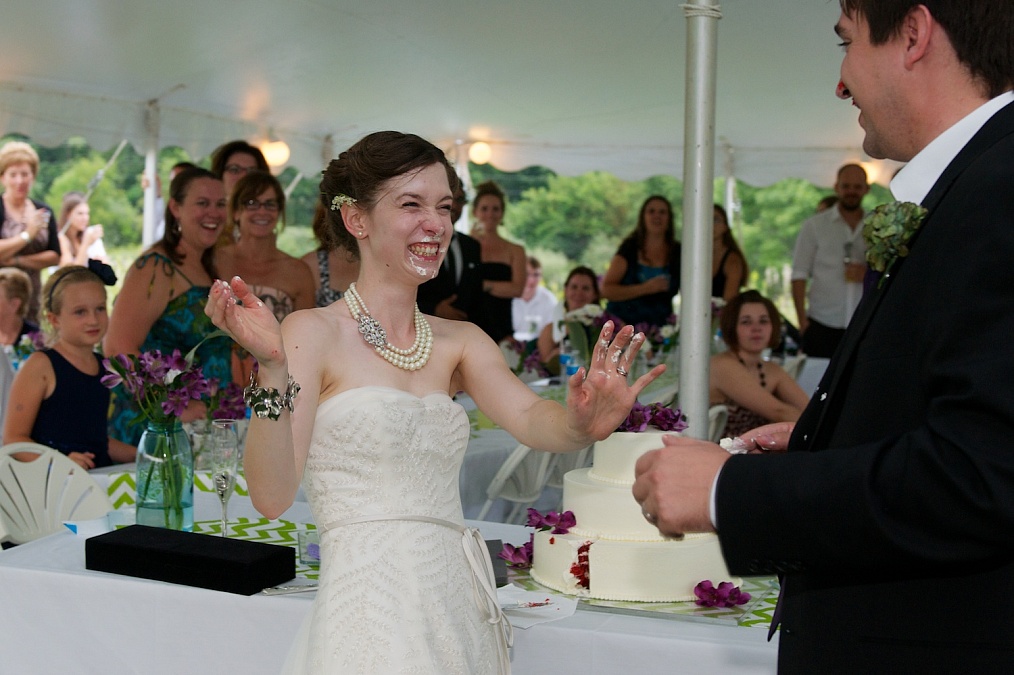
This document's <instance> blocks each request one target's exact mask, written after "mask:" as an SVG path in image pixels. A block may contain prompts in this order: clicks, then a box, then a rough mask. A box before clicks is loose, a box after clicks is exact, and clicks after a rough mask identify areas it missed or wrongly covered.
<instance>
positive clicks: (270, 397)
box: [243, 371, 299, 420]
mask: <svg viewBox="0 0 1014 675" xmlns="http://www.w3.org/2000/svg"><path fill="white" fill-rule="evenodd" d="M256 377H257V375H256V371H255V372H251V373H250V384H248V385H247V387H246V389H244V390H243V401H244V402H245V403H246V404H247V405H248V406H250V411H251V412H252V413H253V414H254V415H257V417H260V418H261V419H269V420H277V419H278V418H279V417H281V416H282V409H283V408H284V409H285V410H288V411H289V412H292V410H293V401H294V400H295V398H296V394H298V393H299V385H298V384H296V381H295V380H294V379H292V375H289V386H288V387H286V389H285V394H281V393H280V392H279V391H278V390H277V389H274V388H272V387H258V386H257V382H256Z"/></svg>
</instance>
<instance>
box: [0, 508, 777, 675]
mask: <svg viewBox="0 0 1014 675" xmlns="http://www.w3.org/2000/svg"><path fill="white" fill-rule="evenodd" d="M195 500H196V501H195V510H196V514H197V515H196V517H197V519H198V520H213V519H214V518H215V517H217V513H218V512H217V508H218V504H217V499H216V498H215V496H214V495H211V494H209V493H199V494H197V495H195ZM234 502H235V503H234V504H232V505H231V507H232V508H231V509H230V512H231V514H232V515H233V517H240V516H243V517H256V514H255V512H254V511H253V509H252V507H251V506H250V504H249V500H247V499H245V498H238V497H237V498H234ZM283 518H284V519H286V520H292V521H295V522H306V521H307V520H308V518H309V513H308V510H307V507H306V504H305V503H296V504H295V505H294V506H293V507H292V509H290V510H289V511H288V512H286V514H284V516H283ZM475 524H476V525H478V526H479V527H480V528H481V530H482V532H483V535H484V536H486V537H487V538H499V539H503V540H505V541H510V542H516V541H521V540H522V539H525V538H527V530H526V529H525V528H520V527H516V526H509V525H503V524H500V523H475ZM311 599H312V594H301V595H287V596H273V597H267V596H263V595H254V596H249V597H247V596H242V595H234V594H230V593H219V592H216V591H208V590H203V589H199V588H191V587H189V586H180V585H175V584H168V583H162V582H156V581H148V580H145V579H137V578H133V577H125V576H118V575H114V574H106V573H102V572H91V571H88V570H86V569H85V568H84V540H83V538H81V537H77V536H75V535H72V534H70V533H69V532H67V533H60V534H56V535H52V536H50V537H46V538H45V539H40V540H38V541H35V542H32V543H30V544H26V545H24V546H19V547H16V548H13V549H9V550H7V551H4V552H2V553H0V608H2V611H0V672H5V673H8V672H9V673H145V674H149V673H150V674H158V673H172V674H174V675H175V674H178V673H191V672H209V673H220V672H237V673H243V674H244V675H251V674H256V673H276V672H278V670H279V669H280V667H281V664H282V662H283V661H284V659H285V655H286V653H287V650H288V647H289V644H290V642H291V640H292V639H293V637H294V636H295V634H296V632H297V630H298V628H299V626H300V623H301V621H302V620H303V617H304V615H305V613H306V612H307V611H308V609H309V606H310V601H311ZM766 633H767V631H765V630H763V629H760V628H745V627H738V626H728V625H714V624H705V623H695V622H692V621H687V620H679V619H653V618H643V617H634V616H626V615H620V614H606V613H600V612H589V611H586V610H582V609H579V610H578V611H577V613H576V614H575V615H574V616H572V617H570V618H568V619H564V620H562V621H556V622H552V623H545V624H540V625H537V626H533V627H532V628H529V629H527V630H517V631H515V646H514V650H513V666H514V672H515V673H525V674H528V673H536V674H537V673H554V674H556V673H587V674H592V673H626V672H638V671H639V672H659V669H660V668H662V669H664V670H667V671H672V672H681V673H709V674H712V673H773V672H774V671H775V658H776V644H775V643H768V642H766V641H765V637H766ZM663 664H664V665H663Z"/></svg>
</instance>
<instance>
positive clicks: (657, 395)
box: [637, 382, 680, 407]
mask: <svg viewBox="0 0 1014 675" xmlns="http://www.w3.org/2000/svg"><path fill="white" fill-rule="evenodd" d="M679 390H680V385H679V382H673V383H672V384H667V385H665V386H663V387H659V388H657V389H652V388H650V387H649V388H648V389H646V390H644V391H642V392H641V395H640V396H638V397H637V400H638V401H640V402H641V404H642V405H650V404H652V403H661V404H662V405H664V406H667V407H671V406H672V404H673V403H674V402H675V401H676V396H677V395H678V394H679Z"/></svg>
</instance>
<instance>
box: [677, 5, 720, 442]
mask: <svg viewBox="0 0 1014 675" xmlns="http://www.w3.org/2000/svg"><path fill="white" fill-rule="evenodd" d="M682 8H683V10H684V12H685V14H686V17H687V46H686V50H687V62H686V63H687V70H686V110H685V114H684V132H683V133H684V138H685V141H684V144H683V147H684V150H683V257H682V261H681V262H682V272H681V277H680V295H681V296H682V297H681V304H680V312H681V314H682V316H681V317H680V333H681V335H680V385H679V388H680V393H679V401H680V407H681V408H682V410H683V413H684V414H685V415H686V416H687V422H688V424H689V427H688V429H687V434H688V435H689V436H691V437H693V438H707V437H708V407H709V406H708V404H709V387H708V375H709V370H710V359H711V258H712V239H711V232H712V207H713V205H714V199H715V194H714V191H715V187H714V185H715V167H714V163H715V73H716V71H717V66H716V59H717V56H716V54H717V43H718V20H719V19H720V18H721V16H722V13H721V9H720V8H719V5H718V0H697V2H695V3H694V4H684V5H682Z"/></svg>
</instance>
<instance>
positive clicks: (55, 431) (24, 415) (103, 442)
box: [3, 260, 137, 469]
mask: <svg viewBox="0 0 1014 675" xmlns="http://www.w3.org/2000/svg"><path fill="white" fill-rule="evenodd" d="M115 282H116V275H115V274H114V273H113V271H112V269H111V268H110V267H109V266H108V265H105V264H103V263H100V262H98V261H95V260H89V261H88V267H81V266H79V265H72V266H68V267H61V268H60V269H58V270H57V271H56V272H54V273H53V274H52V275H51V276H50V277H49V279H48V280H47V282H46V285H45V287H44V288H43V289H42V300H43V310H44V311H45V315H46V318H47V319H48V321H49V325H50V326H51V327H52V331H53V334H54V336H55V338H56V340H55V342H53V345H52V347H51V348H49V349H43V350H41V351H38V352H35V353H33V354H32V355H31V356H29V357H28V359H26V360H25V361H24V363H22V364H21V367H20V368H19V369H18V374H17V376H16V377H15V378H14V382H13V384H12V385H11V392H10V397H9V399H8V401H9V403H8V410H7V418H6V420H5V422H4V434H3V442H4V444H7V443H15V442H18V441H34V442H36V443H41V444H43V445H48V446H49V447H51V448H55V449H57V450H59V451H60V452H62V453H63V454H65V455H67V456H68V457H70V458H71V459H72V460H74V461H75V462H77V463H78V464H80V465H81V466H82V467H83V468H85V469H94V468H96V467H100V466H108V465H110V464H112V463H113V462H131V461H134V459H135V455H136V452H137V449H136V448H134V447H132V446H130V445H127V444H126V443H121V442H120V441H117V440H115V439H111V438H110V437H109V432H108V430H107V422H106V419H107V417H108V414H109V389H107V388H106V387H105V386H104V385H103V384H102V382H101V381H100V380H101V378H102V376H103V375H104V372H103V368H102V362H101V360H100V358H99V355H98V354H96V353H95V346H96V345H98V344H99V343H100V342H101V341H102V338H103V336H105V334H106V330H107V329H108V328H109V315H108V314H107V313H106V288H105V285H112V284H113V283H115ZM35 457H37V455H35V454H33V453H23V455H22V456H19V455H15V458H17V459H21V460H31V459H34V458H35Z"/></svg>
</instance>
